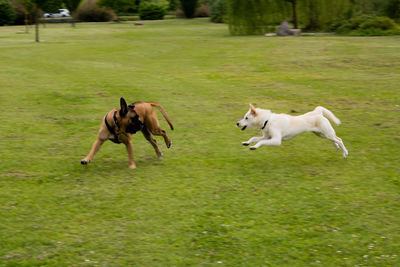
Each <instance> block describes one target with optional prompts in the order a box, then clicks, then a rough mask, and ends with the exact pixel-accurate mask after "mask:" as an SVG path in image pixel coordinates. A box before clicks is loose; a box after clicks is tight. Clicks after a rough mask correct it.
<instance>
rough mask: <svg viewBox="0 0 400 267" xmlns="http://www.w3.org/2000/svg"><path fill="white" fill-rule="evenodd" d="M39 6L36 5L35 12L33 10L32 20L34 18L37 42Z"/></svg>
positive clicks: (37, 40)
mask: <svg viewBox="0 0 400 267" xmlns="http://www.w3.org/2000/svg"><path fill="white" fill-rule="evenodd" d="M39 14H40V12H39V8H38V7H37V6H36V8H35V12H34V16H35V18H34V20H35V42H36V43H39V22H40V18H39Z"/></svg>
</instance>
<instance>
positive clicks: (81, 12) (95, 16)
mask: <svg viewBox="0 0 400 267" xmlns="http://www.w3.org/2000/svg"><path fill="white" fill-rule="evenodd" d="M97 2H98V1H97V0H86V1H84V2H83V3H82V4H81V5H80V6H79V7H78V9H77V10H76V12H75V18H76V19H78V20H80V21H89V22H101V21H110V20H113V19H115V13H114V12H113V11H111V10H109V9H107V8H105V7H99V6H98V5H97Z"/></svg>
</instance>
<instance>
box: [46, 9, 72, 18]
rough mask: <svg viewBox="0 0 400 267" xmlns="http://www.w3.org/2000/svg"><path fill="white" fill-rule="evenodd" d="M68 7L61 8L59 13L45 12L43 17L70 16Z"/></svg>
mask: <svg viewBox="0 0 400 267" xmlns="http://www.w3.org/2000/svg"><path fill="white" fill-rule="evenodd" d="M69 16H70V14H69V10H68V9H59V10H58V13H44V15H43V17H45V18H59V17H69Z"/></svg>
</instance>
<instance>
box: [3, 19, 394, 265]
mask: <svg viewBox="0 0 400 267" xmlns="http://www.w3.org/2000/svg"><path fill="white" fill-rule="evenodd" d="M40 31H41V33H40V34H41V40H42V42H40V43H35V42H34V41H33V40H34V32H33V30H31V31H30V33H29V34H25V33H23V32H24V28H23V27H0V107H1V117H0V159H1V161H0V177H1V178H0V266H203V265H204V266H400V263H399V262H400V231H399V226H400V178H399V176H400V167H399V166H400V135H399V132H400V116H399V115H400V114H399V112H400V87H399V86H400V36H392V37H339V36H323V37H293V38H292V37H289V38H279V37H269V38H267V37H263V36H241V37H237V36H236V37H234V36H230V35H229V33H228V29H227V26H226V25H220V24H211V23H209V22H208V21H207V20H204V19H195V20H167V21H154V22H145V23H144V25H143V26H134V25H133V22H125V23H82V24H77V27H76V28H72V27H70V26H69V25H68V24H51V25H47V26H46V28H42V27H41V29H40ZM121 96H123V97H124V98H125V99H126V100H127V101H129V102H134V101H139V100H142V101H157V102H159V103H161V104H162V106H163V107H164V109H165V110H166V112H167V114H168V115H169V117H170V118H171V120H172V121H173V123H174V126H175V130H174V131H171V130H170V129H169V127H168V125H167V123H166V122H165V120H164V119H163V118H162V116H161V114H160V113H159V112H158V111H157V114H158V118H159V121H160V123H161V126H162V128H163V129H165V130H167V132H168V135H169V136H170V138H171V139H172V142H173V144H172V147H171V148H170V149H167V148H166V147H165V144H164V143H163V141H162V138H159V137H156V139H157V141H158V144H159V147H160V149H161V150H162V151H163V153H164V158H163V159H161V160H160V159H157V158H156V155H155V153H154V150H153V148H152V147H151V145H150V144H149V143H148V142H147V141H146V140H145V139H144V138H143V136H142V134H140V133H138V134H136V135H134V136H133V143H134V153H135V158H136V164H137V169H135V170H131V169H129V168H128V157H127V153H126V150H125V147H124V146H123V145H116V144H113V143H111V142H106V143H105V144H104V146H103V147H102V148H101V150H100V151H99V153H98V154H97V155H96V157H95V159H94V161H93V162H92V163H91V164H90V165H88V166H82V165H80V163H79V162H80V160H81V159H82V158H83V157H85V156H86V155H87V153H88V152H89V150H90V147H91V144H92V142H93V141H94V140H95V138H96V134H97V130H98V127H99V125H100V123H101V120H102V119H103V117H104V115H105V114H106V113H107V112H108V111H109V110H110V109H112V108H114V107H118V105H119V98H120V97H121ZM248 103H253V104H254V105H255V106H256V107H261V108H266V109H271V110H272V111H274V112H278V113H290V114H292V115H298V114H301V113H304V112H307V111H310V110H312V109H314V108H315V107H316V106H318V105H321V106H324V107H326V108H328V109H330V110H331V111H332V112H333V113H334V114H335V115H336V116H337V117H339V118H340V119H341V121H342V125H340V126H337V127H335V129H336V132H337V135H338V136H339V137H341V138H342V139H343V141H344V143H345V145H346V147H347V149H348V150H349V157H348V158H347V159H344V158H343V157H342V155H341V153H339V152H336V151H335V149H334V147H333V145H332V144H331V143H330V142H329V141H327V140H325V139H321V138H318V137H316V136H315V135H313V134H303V135H301V136H298V137H297V138H296V139H294V140H291V141H288V142H285V143H283V145H282V146H280V147H262V148H260V149H258V150H256V151H250V150H249V148H248V147H244V146H242V145H241V142H242V141H245V140H247V139H249V138H250V137H251V136H254V135H258V134H260V133H259V132H258V131H253V130H246V131H244V132H242V131H240V129H238V128H237V127H236V122H237V121H238V120H239V119H240V118H241V117H242V116H243V115H244V114H245V112H247V110H248Z"/></svg>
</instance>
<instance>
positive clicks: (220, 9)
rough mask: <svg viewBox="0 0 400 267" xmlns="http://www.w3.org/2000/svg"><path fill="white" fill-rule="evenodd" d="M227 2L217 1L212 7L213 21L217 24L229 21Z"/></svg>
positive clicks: (223, 0)
mask: <svg viewBox="0 0 400 267" xmlns="http://www.w3.org/2000/svg"><path fill="white" fill-rule="evenodd" d="M226 10H227V9H226V3H225V0H216V1H214V2H213V4H212V5H211V18H210V19H211V21H212V22H215V23H224V22H226V21H227V18H226V16H227V11H226Z"/></svg>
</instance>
